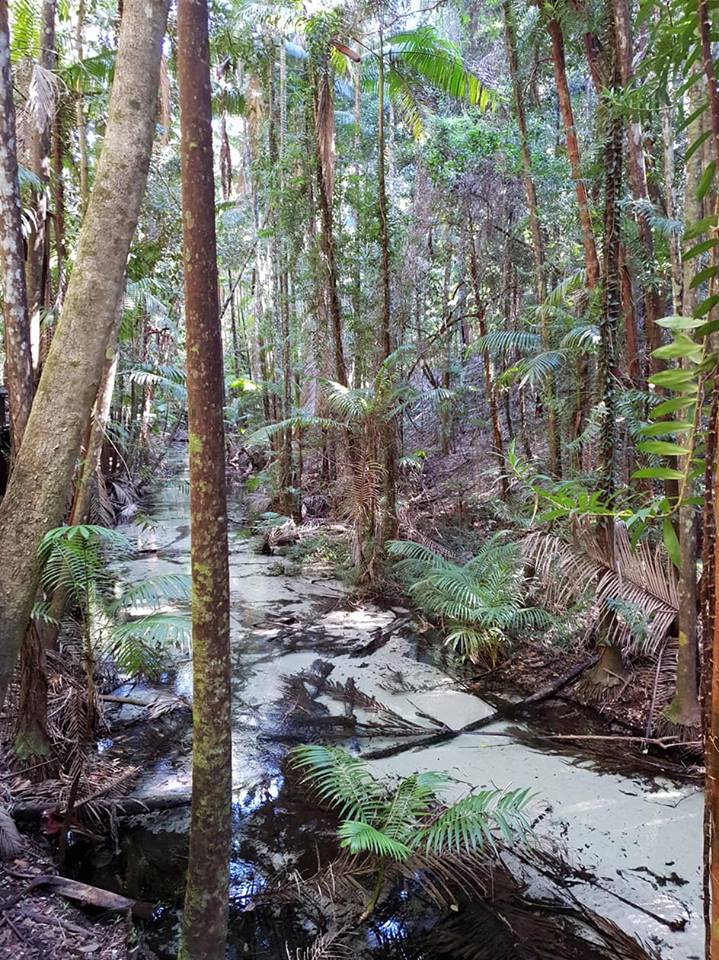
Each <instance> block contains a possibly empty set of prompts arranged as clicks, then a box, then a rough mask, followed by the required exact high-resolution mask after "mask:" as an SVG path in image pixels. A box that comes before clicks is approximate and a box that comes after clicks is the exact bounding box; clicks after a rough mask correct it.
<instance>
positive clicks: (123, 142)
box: [0, 0, 167, 703]
mask: <svg viewBox="0 0 719 960" xmlns="http://www.w3.org/2000/svg"><path fill="white" fill-rule="evenodd" d="M166 18H167V3H166V0H126V3H125V9H124V15H123V21H122V27H121V31H120V42H119V50H118V56H117V67H116V72H115V80H114V83H113V88H112V94H111V98H110V109H109V117H108V122H107V132H106V136H105V142H104V144H103V149H102V154H101V156H100V161H99V164H98V170H97V176H96V181H95V189H94V190H93V192H92V196H91V199H90V203H89V206H88V210H87V214H86V216H85V221H84V223H83V226H82V230H81V233H80V239H79V243H78V250H77V257H76V261H75V267H74V269H73V273H72V277H71V280H70V284H69V287H68V291H67V296H66V299H65V306H64V308H63V311H62V316H61V317H60V321H59V323H58V325H57V330H56V332H55V336H54V337H53V341H52V344H51V346H50V351H49V354H48V358H47V362H46V364H45V366H44V369H43V372H42V377H41V379H40V383H39V385H38V390H37V394H36V397H35V401H34V403H33V407H32V411H31V413H30V419H29V421H28V424H27V428H26V430H25V436H24V439H23V444H22V447H21V450H20V453H19V455H18V458H17V462H16V465H15V469H14V471H13V475H12V477H11V479H10V484H9V486H8V489H7V492H6V494H5V498H4V500H3V502H2V504H1V505H0V569H2V571H3V576H2V578H0V703H1V702H2V701H4V698H5V693H6V690H7V685H8V681H9V679H10V676H11V674H12V670H13V668H14V666H15V661H16V658H17V654H18V650H19V648H20V643H21V641H22V637H23V635H24V633H25V629H26V627H27V623H28V620H29V617H30V611H31V608H32V604H33V600H34V597H35V591H36V589H37V585H38V581H39V577H40V569H39V565H38V562H37V549H38V546H39V544H40V541H41V539H42V537H43V536H44V534H45V533H46V532H47V531H48V530H50V529H51V528H52V527H56V526H58V525H59V524H60V523H61V522H62V518H63V515H64V513H65V508H66V505H67V497H68V491H69V489H70V484H71V482H72V477H73V473H74V470H75V463H76V460H77V456H78V453H79V450H80V444H81V442H82V438H83V436H84V435H85V430H86V426H87V422H88V418H89V416H90V411H91V409H92V405H93V403H94V402H95V397H96V396H97V390H98V385H99V382H100V379H101V377H102V371H103V367H104V364H105V351H106V350H107V344H108V341H109V338H110V335H111V331H112V328H113V324H114V320H115V313H116V309H117V302H118V299H119V297H120V296H121V295H122V288H123V277H124V272H125V265H126V263H127V255H128V251H129V248H130V241H131V239H132V235H133V233H134V231H135V226H136V224H137V218H138V215H139V210H140V203H141V201H142V196H143V194H144V191H145V183H146V180H147V171H148V168H149V163H150V153H151V150H152V140H153V135H154V130H155V110H156V101H157V87H158V80H159V71H160V51H161V45H162V38H163V36H164V32H165V23H166Z"/></svg>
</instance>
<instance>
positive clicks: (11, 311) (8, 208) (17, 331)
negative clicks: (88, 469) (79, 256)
mask: <svg viewBox="0 0 719 960" xmlns="http://www.w3.org/2000/svg"><path fill="white" fill-rule="evenodd" d="M16 144H17V141H16V136H15V104H14V102H13V94H12V75H11V70H10V31H9V27H8V5H7V0H0V235H2V243H0V264H1V265H2V280H3V319H4V326H5V384H6V386H7V391H8V397H9V404H10V431H11V444H12V457H13V459H14V458H15V456H16V455H17V452H18V450H19V449H20V443H21V441H22V437H23V433H24V432H25V426H26V424H27V420H28V417H29V416H30V407H31V406H32V395H33V386H34V385H33V375H32V358H31V349H30V322H29V318H28V309H27V291H26V287H25V265H24V259H25V257H24V252H23V240H22V224H21V219H20V184H19V181H18V164H17V152H16Z"/></svg>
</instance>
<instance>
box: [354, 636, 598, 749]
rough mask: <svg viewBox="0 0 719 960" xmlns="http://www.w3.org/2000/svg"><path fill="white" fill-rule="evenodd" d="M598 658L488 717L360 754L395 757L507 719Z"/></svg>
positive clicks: (570, 680)
mask: <svg viewBox="0 0 719 960" xmlns="http://www.w3.org/2000/svg"><path fill="white" fill-rule="evenodd" d="M598 660H599V656H598V655H596V654H593V655H592V656H591V657H587V658H586V659H584V660H582V661H581V663H578V664H575V665H574V666H573V667H572V669H571V670H569V671H568V672H567V673H565V674H563V675H562V676H561V677H559V678H558V679H557V680H554V681H553V682H552V683H551V684H549V685H547V686H546V687H543V688H542V689H541V690H538V691H537V692H536V693H533V694H532V695H531V696H530V697H527V698H526V700H520V701H519V703H514V704H509V705H507V706H506V707H502V709H500V710H495V711H494V713H490V715H489V716H488V717H482V718H481V719H479V720H474V721H473V722H472V723H468V724H466V725H465V726H464V727H460V728H459V730H442V731H441V732H439V733H435V734H432V735H431V736H429V737H423V738H422V739H421V740H415V741H414V742H413V743H397V744H392V745H391V746H388V747H380V748H379V749H377V750H369V751H368V752H367V753H363V754H362V757H363V758H364V759H365V760H384V759H385V758H387V757H395V756H397V754H400V753H404V752H405V751H406V750H422V749H424V748H425V747H434V746H436V745H437V744H439V743H446V742H447V741H448V740H454V739H455V737H461V736H462V735H463V734H465V733H476V732H477V731H478V730H482V729H484V727H488V726H490V725H491V724H493V723H498V722H499V721H501V720H510V719H512V718H513V717H516V716H517V714H519V713H521V712H522V710H524V708H525V707H528V706H529V707H532V706H536V704H538V703H542V702H543V701H544V700H548V699H549V698H550V697H552V696H554V694H556V693H558V692H559V691H560V690H563V689H564V688H565V687H568V686H569V684H571V683H573V682H574V681H575V680H577V679H578V678H579V677H580V676H581V675H582V674H583V673H584V671H585V670H589V668H590V667H592V666H594V664H595V663H596V662H597V661H598Z"/></svg>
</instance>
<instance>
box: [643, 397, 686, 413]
mask: <svg viewBox="0 0 719 960" xmlns="http://www.w3.org/2000/svg"><path fill="white" fill-rule="evenodd" d="M695 403H696V400H695V399H694V397H672V398H671V400H663V401H662V402H661V403H659V404H657V406H656V407H654V408H653V410H652V416H653V417H665V416H666V415H667V414H668V413H676V412H677V410H684V409H686V408H687V407H693V406H694V404H695Z"/></svg>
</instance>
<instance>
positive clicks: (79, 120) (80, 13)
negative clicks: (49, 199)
mask: <svg viewBox="0 0 719 960" xmlns="http://www.w3.org/2000/svg"><path fill="white" fill-rule="evenodd" d="M84 30H85V0H80V2H79V4H78V7H77V24H76V25H75V56H76V57H77V59H78V61H79V62H82V60H83V58H84V56H85V54H84V51H83V33H84ZM75 97H76V99H75V127H76V129H77V145H78V153H79V163H78V173H79V175H80V214H81V215H82V216H84V214H85V211H86V210H87V202H88V197H89V196H90V186H89V183H90V177H89V172H88V160H87V131H86V129H85V107H84V105H83V102H82V98H83V92H82V88H79V89H78V90H77V91H76V94H75Z"/></svg>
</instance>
